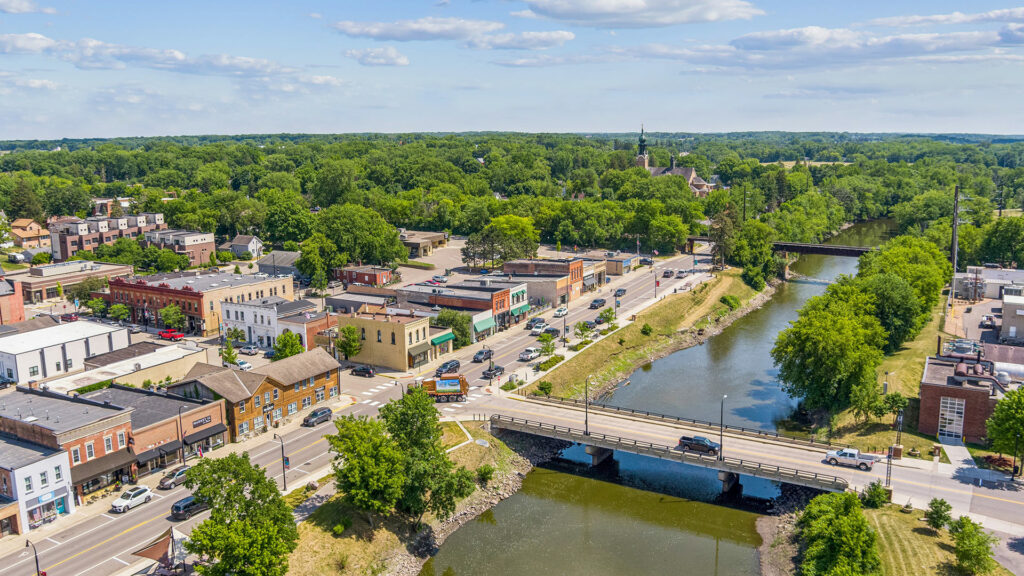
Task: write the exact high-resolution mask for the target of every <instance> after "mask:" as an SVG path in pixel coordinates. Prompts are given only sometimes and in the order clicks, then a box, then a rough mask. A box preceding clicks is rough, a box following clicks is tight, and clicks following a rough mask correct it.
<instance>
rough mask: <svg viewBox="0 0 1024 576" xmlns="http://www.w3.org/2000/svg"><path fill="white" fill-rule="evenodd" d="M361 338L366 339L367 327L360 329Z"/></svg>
mask: <svg viewBox="0 0 1024 576" xmlns="http://www.w3.org/2000/svg"><path fill="white" fill-rule="evenodd" d="M359 339H360V340H366V328H360V329H359Z"/></svg>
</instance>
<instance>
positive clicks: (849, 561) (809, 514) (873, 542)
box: [797, 492, 882, 575]
mask: <svg viewBox="0 0 1024 576" xmlns="http://www.w3.org/2000/svg"><path fill="white" fill-rule="evenodd" d="M797 533H798V535H799V537H800V540H801V542H800V543H801V548H802V550H803V557H802V559H801V563H800V572H801V573H802V574H834V575H839V574H848V575H852V574H863V575H869V574H870V575H875V574H878V573H879V570H880V568H881V563H882V561H881V558H880V557H879V555H878V543H877V540H878V536H877V534H876V533H875V531H874V530H872V529H871V526H870V525H869V524H868V519H867V518H865V517H864V511H863V510H862V509H861V504H860V502H859V501H858V500H857V497H856V496H855V495H854V494H851V493H849V492H847V493H844V494H823V495H821V496H818V497H816V498H814V499H813V500H811V501H810V503H808V504H807V506H806V507H805V508H804V511H803V512H802V513H801V514H800V519H799V520H798V521H797Z"/></svg>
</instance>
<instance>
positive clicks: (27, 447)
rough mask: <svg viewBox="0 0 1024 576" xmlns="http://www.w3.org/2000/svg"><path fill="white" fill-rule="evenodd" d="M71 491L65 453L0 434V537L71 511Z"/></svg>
mask: <svg viewBox="0 0 1024 576" xmlns="http://www.w3.org/2000/svg"><path fill="white" fill-rule="evenodd" d="M72 494H73V491H72V488H71V462H70V461H69V460H68V454H67V452H64V451H63V450H61V449H59V448H53V447H49V446H42V445H39V444H34V443H31V442H25V441H23V440H18V439H17V438H9V437H0V538H2V537H4V536H7V535H8V534H24V533H26V532H28V531H30V530H32V529H35V528H38V527H40V526H42V525H44V524H46V523H47V522H50V521H52V520H54V519H56V518H58V517H60V516H65V515H67V514H71V513H73V512H74V511H75V499H74V498H73V497H72ZM5 502H6V503H7V504H5Z"/></svg>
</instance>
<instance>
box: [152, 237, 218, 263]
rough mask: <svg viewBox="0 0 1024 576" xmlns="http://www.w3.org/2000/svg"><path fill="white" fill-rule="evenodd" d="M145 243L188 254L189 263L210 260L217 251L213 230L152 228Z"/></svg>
mask: <svg viewBox="0 0 1024 576" xmlns="http://www.w3.org/2000/svg"><path fill="white" fill-rule="evenodd" d="M144 240H145V241H144V244H145V245H147V246H156V247H157V248H160V249H164V248H166V249H169V250H173V251H174V252H176V253H178V254H184V255H185V256H188V265H189V266H190V267H191V266H199V265H200V264H206V263H207V262H209V261H210V256H211V255H213V254H214V253H215V252H216V251H217V245H216V244H214V242H213V233H212V232H197V231H194V230H171V229H167V230H151V231H149V232H146V233H145V235H144Z"/></svg>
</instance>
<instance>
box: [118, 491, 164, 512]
mask: <svg viewBox="0 0 1024 576" xmlns="http://www.w3.org/2000/svg"><path fill="white" fill-rule="evenodd" d="M152 499H153V492H152V490H150V489H149V486H132V487H131V488H129V489H127V490H125V491H124V494H121V497H120V498H118V499H117V500H114V503H113V504H111V505H110V509H111V510H113V511H114V512H117V513H118V514H120V513H122V512H127V511H129V510H131V509H132V508H135V507H136V506H138V505H139V504H145V503H146V502H149V501H150V500H152Z"/></svg>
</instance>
